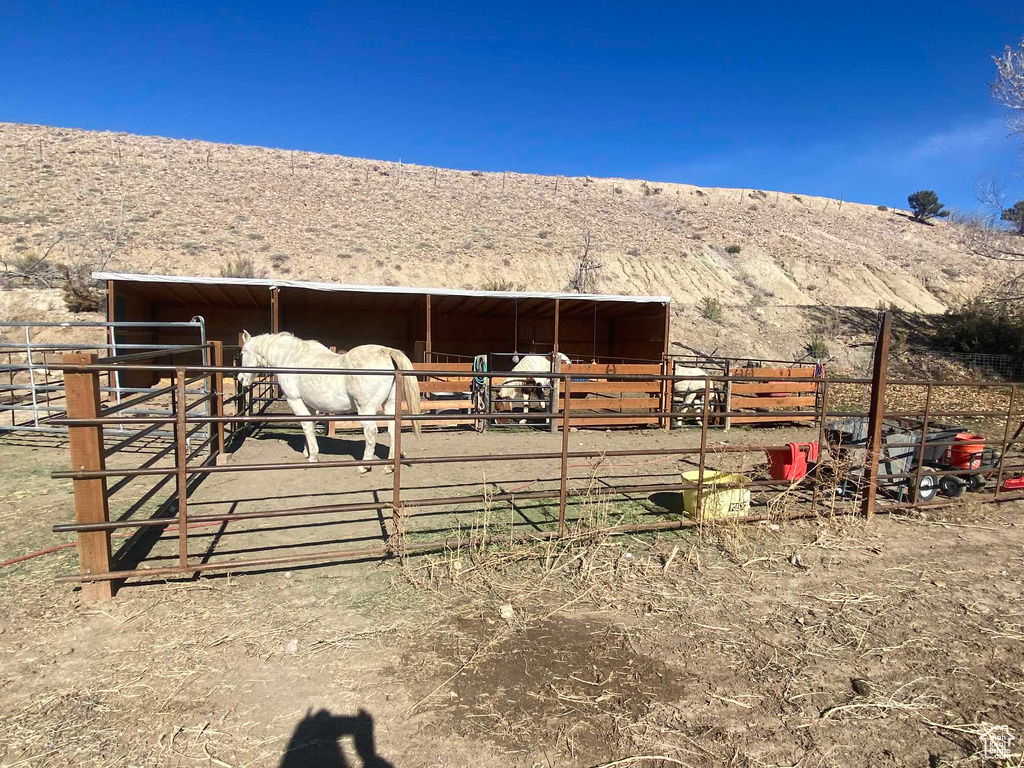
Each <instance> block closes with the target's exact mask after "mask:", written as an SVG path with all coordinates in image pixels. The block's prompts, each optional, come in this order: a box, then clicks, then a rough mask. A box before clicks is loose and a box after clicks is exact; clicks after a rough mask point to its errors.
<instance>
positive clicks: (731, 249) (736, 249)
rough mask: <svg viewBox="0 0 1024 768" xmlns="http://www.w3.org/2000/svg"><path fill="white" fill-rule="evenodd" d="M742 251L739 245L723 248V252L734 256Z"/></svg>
mask: <svg viewBox="0 0 1024 768" xmlns="http://www.w3.org/2000/svg"><path fill="white" fill-rule="evenodd" d="M742 250H743V246H741V245H727V246H725V252H726V253H732V254H736V253H739V252H740V251H742Z"/></svg>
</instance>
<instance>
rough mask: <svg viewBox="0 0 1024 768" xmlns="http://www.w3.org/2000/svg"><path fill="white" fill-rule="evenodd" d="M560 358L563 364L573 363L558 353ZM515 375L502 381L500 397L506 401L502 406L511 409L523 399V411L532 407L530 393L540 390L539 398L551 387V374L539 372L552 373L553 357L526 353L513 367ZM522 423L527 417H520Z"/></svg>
mask: <svg viewBox="0 0 1024 768" xmlns="http://www.w3.org/2000/svg"><path fill="white" fill-rule="evenodd" d="M558 359H559V360H560V361H561V363H562V365H563V366H566V365H572V360H570V359H569V358H568V357H566V356H565V355H563V354H562V353H561V352H559V353H558ZM511 373H512V374H513V375H511V376H509V377H508V378H507V379H505V380H504V381H502V382H501V389H499V390H498V399H499V400H502V401H505V402H503V403H502V406H504V407H507V408H508V409H509V410H510V411H511V410H512V409H513V408H515V401H517V400H520V399H521V400H522V401H523V413H526V412H527V411H528V410H529V408H530V393H531V392H535V391H536V392H538V393H539V398H538V399H543V398H544V390H545V389H549V388H550V387H551V378H550V377H549V376H537V375H536V374H538V373H551V359H550V358H549V357H547V356H545V355H525V356H524V357H523V358H522V359H521V360H520V361H519V362H518V363H516V365H515V367H514V368H513V369H512V371H511ZM519 423H520V424H525V423H526V419H520V421H519Z"/></svg>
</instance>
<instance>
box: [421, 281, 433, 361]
mask: <svg viewBox="0 0 1024 768" xmlns="http://www.w3.org/2000/svg"><path fill="white" fill-rule="evenodd" d="M430 309H431V308H430V294H429V293H428V294H427V338H426V340H425V344H424V347H423V353H424V354H423V357H424V360H423V362H425V363H432V362H434V360H433V358H432V357H431V352H432V351H433V350H434V343H433V322H432V321H431V311H430Z"/></svg>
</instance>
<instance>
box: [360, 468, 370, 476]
mask: <svg viewBox="0 0 1024 768" xmlns="http://www.w3.org/2000/svg"><path fill="white" fill-rule="evenodd" d="M371 469H372V467H360V468H359V474H360V475H365V474H367V473H369V471H370V470H371Z"/></svg>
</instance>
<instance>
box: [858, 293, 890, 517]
mask: <svg viewBox="0 0 1024 768" xmlns="http://www.w3.org/2000/svg"><path fill="white" fill-rule="evenodd" d="M891 330H892V313H891V312H884V313H883V314H882V326H881V328H880V329H879V331H878V340H877V341H876V342H875V357H874V368H873V369H872V372H871V408H870V409H869V411H868V453H867V457H866V459H865V461H866V462H867V464H866V466H865V467H864V499H863V501H862V502H861V511H862V512H863V513H864V516H865V517H867V518H868V519H871V516H872V515H874V514H875V499H876V498H877V496H878V458H879V455H880V453H881V443H882V420H883V419H884V418H885V377H886V374H887V373H888V372H889V334H890V332H891Z"/></svg>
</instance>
